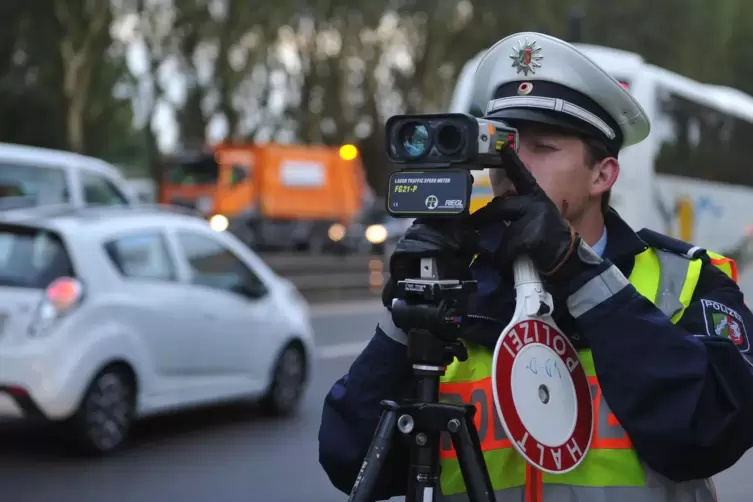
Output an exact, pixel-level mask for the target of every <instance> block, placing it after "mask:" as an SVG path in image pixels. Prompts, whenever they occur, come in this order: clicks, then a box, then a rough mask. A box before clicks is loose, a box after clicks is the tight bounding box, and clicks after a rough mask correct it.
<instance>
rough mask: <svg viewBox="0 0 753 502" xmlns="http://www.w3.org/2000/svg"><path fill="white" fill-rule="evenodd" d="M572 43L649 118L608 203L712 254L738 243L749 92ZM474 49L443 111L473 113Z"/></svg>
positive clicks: (750, 141)
mask: <svg viewBox="0 0 753 502" xmlns="http://www.w3.org/2000/svg"><path fill="white" fill-rule="evenodd" d="M576 46H577V47H578V49H580V50H581V51H582V52H583V53H584V54H585V55H586V56H588V57H589V58H591V59H592V60H593V61H594V62H596V63H597V64H598V65H599V66H601V67H602V68H604V70H606V71H607V72H608V73H610V74H611V75H612V76H613V77H614V78H615V79H616V80H618V81H619V82H621V83H622V84H623V85H624V86H625V87H626V88H628V90H629V91H630V92H631V93H632V94H633V95H634V96H635V97H636V99H637V100H638V101H639V102H640V103H641V105H642V106H643V108H644V109H645V111H646V113H647V114H648V116H649V118H650V120H651V134H650V135H649V137H648V138H647V139H646V140H645V141H643V142H642V143H639V144H637V145H634V146H631V147H628V148H626V149H625V150H624V151H623V152H621V154H620V164H621V166H622V169H621V171H620V177H619V179H618V181H617V183H616V184H615V187H614V189H613V195H612V206H613V207H614V208H615V209H616V210H617V211H618V212H619V213H620V215H621V216H622V217H623V218H625V220H626V221H627V222H628V223H629V224H630V225H631V226H632V227H633V228H636V229H640V228H643V227H648V228H651V229H654V230H656V231H659V232H663V233H666V234H669V235H672V236H674V237H677V238H680V239H682V240H685V241H689V242H693V243H694V244H696V245H698V246H702V247H708V248H709V249H711V250H713V251H716V252H719V253H726V252H731V251H733V250H734V251H735V253H736V254H737V253H739V252H740V250H741V249H744V248H745V247H746V245H743V244H744V243H746V242H747V241H748V239H749V234H750V235H753V231H751V230H752V229H753V97H751V96H749V95H747V94H744V93H742V92H740V91H738V90H736V89H730V88H726V87H721V86H715V85H709V84H702V83H700V82H696V81H694V80H692V79H689V78H686V77H683V76H681V75H678V74H676V73H673V72H670V71H667V70H665V69H663V68H659V67H657V66H654V65H650V64H648V63H646V62H645V61H644V60H643V59H642V58H641V57H640V56H639V55H637V54H633V53H629V52H625V51H621V50H616V49H610V48H606V47H598V46H593V45H585V44H576ZM481 56H482V54H479V55H477V56H476V57H475V58H473V59H472V60H471V61H469V62H468V63H467V64H466V65H465V67H464V68H463V69H462V71H461V73H460V76H459V78H458V82H457V84H456V87H455V90H454V93H453V96H452V102H451V104H450V111H452V112H465V113H473V114H476V115H478V114H479V113H481V110H482V109H484V108H485V106H486V103H472V89H473V77H474V74H475V71H476V67H477V66H478V62H479V60H480V59H481ZM738 259H740V258H739V255H738ZM740 261H741V263H739V264H738V265H739V271H740V284H741V287H742V288H743V290H744V291H746V292H748V293H749V294H753V272H751V271H749V270H748V267H746V263H745V261H747V259H740Z"/></svg>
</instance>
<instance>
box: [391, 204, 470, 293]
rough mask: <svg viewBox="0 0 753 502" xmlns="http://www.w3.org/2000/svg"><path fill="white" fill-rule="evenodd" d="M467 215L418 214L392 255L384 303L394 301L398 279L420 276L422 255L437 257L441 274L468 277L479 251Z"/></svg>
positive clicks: (459, 278)
mask: <svg viewBox="0 0 753 502" xmlns="http://www.w3.org/2000/svg"><path fill="white" fill-rule="evenodd" d="M467 218H468V217H465V218H417V219H416V220H415V221H414V222H413V225H411V227H410V228H408V230H407V231H406V232H405V235H404V236H403V237H402V238H401V239H400V240H399V241H398V243H397V246H396V247H395V251H394V252H393V253H392V256H391V257H390V280H389V281H388V282H387V284H386V285H385V287H384V290H383V291H382V303H383V304H384V305H385V306H389V305H391V304H392V298H393V297H394V289H395V284H396V283H397V281H401V280H404V279H407V278H419V277H420V275H421V258H434V259H435V261H436V263H437V268H438V272H439V276H440V278H453V279H458V280H465V279H468V278H470V271H469V270H468V267H469V266H470V264H471V262H472V261H473V256H474V254H475V252H476V245H477V241H478V234H477V232H476V231H475V230H473V229H472V228H471V225H470V224H469V222H468V219H467Z"/></svg>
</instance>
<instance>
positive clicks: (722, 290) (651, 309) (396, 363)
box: [319, 211, 753, 500]
mask: <svg viewBox="0 0 753 502" xmlns="http://www.w3.org/2000/svg"><path fill="white" fill-rule="evenodd" d="M606 228H607V232H608V236H609V238H608V240H607V245H606V249H605V251H604V262H605V263H604V266H609V265H611V264H614V265H615V266H617V267H618V268H619V269H620V271H621V272H622V273H623V274H624V275H625V277H629V276H630V273H631V271H632V268H633V265H634V257H635V256H636V255H637V254H639V253H641V252H642V251H644V250H645V249H646V248H647V244H646V242H644V240H642V239H641V238H640V237H639V236H638V234H636V233H635V232H634V231H633V230H632V229H631V228H630V227H629V226H628V225H627V224H626V223H625V222H624V221H623V220H622V219H621V218H620V217H619V215H617V213H616V212H614V211H611V212H610V213H609V214H608V215H607V218H606ZM496 237H497V238H498V237H499V236H498V235H496ZM665 239H667V241H668V242H669V241H672V239H670V238H668V237H665ZM674 243H675V244H679V245H681V246H682V245H685V246H687V248H688V249H689V248H690V247H691V246H689V245H687V244H685V243H681V242H680V241H674ZM472 271H473V274H474V278H475V279H476V280H478V281H479V293H478V296H477V298H476V301H475V302H474V307H473V308H474V313H477V314H481V315H483V316H489V317H492V318H495V319H498V320H499V321H500V322H498V323H495V322H492V321H486V322H483V321H479V322H475V323H473V324H472V325H469V326H468V328H467V330H466V331H464V338H467V339H469V340H472V341H474V342H477V343H482V344H484V345H486V346H488V347H490V348H491V349H493V348H494V346H495V344H496V340H497V337H498V336H499V334H500V331H501V328H504V326H506V324H507V322H508V321H509V320H510V319H511V317H512V314H513V310H514V306H515V294H514V290H513V288H512V280H511V279H510V278H509V277H500V274H498V273H497V272H495V271H493V270H492V269H491V268H490V267H489V266H488V264H486V263H483V262H477V263H474V265H473V267H472ZM600 272H601V269H600V270H599V271H597V272H595V274H594V275H596V274H598V273H600ZM590 278H591V277H582V278H579V280H578V281H577V282H579V283H581V284H583V283H585V282H587V281H588V280H589V279H590ZM702 300H707V301H711V302H715V304H720V305H722V306H724V307H726V308H727V309H730V310H733V311H735V312H737V313H738V314H739V319H741V320H742V324H743V326H742V336H743V337H744V339H743V340H742V343H740V340H738V343H733V342H732V341H731V340H730V339H729V338H726V337H720V336H716V334H715V332H714V330H713V326H714V325H713V324H712V323H711V322H707V316H710V315H711V314H710V313H709V312H706V311H705V310H704V304H707V305H708V302H703V303H702ZM385 315H386V321H385V322H388V323H389V322H390V321H389V319H388V318H389V313H388V312H387V311H386V309H385ZM554 317H555V321H556V322H557V324H558V325H559V326H560V328H562V330H563V331H564V332H565V333H567V334H568V335H571V334H573V333H576V335H575V336H573V343H574V345H576V347H578V348H580V347H582V346H589V347H590V348H591V350H592V353H593V357H594V360H595V362H596V366H597V371H598V375H599V381H600V383H601V386H602V389H603V392H604V393H605V395H619V396H620V399H618V400H617V399H615V400H610V402H609V406H610V408H611V409H612V411H613V412H614V414H615V415H616V416H618V417H620V423H621V424H622V426H623V427H624V428H625V430H626V431H627V432H628V434H629V435H630V438H631V440H632V442H633V446H634V448H635V449H636V451H637V453H638V455H639V456H640V457H641V458H642V459H643V461H645V462H646V463H647V464H648V465H649V466H651V467H652V468H653V469H654V470H655V471H657V472H659V473H660V474H663V475H664V476H666V477H667V478H669V479H671V480H673V481H677V482H681V481H687V480H691V479H700V478H707V477H711V476H713V475H715V474H717V473H719V472H721V471H723V470H725V469H727V468H729V467H731V466H732V465H733V464H735V462H737V460H738V459H739V458H740V457H741V456H742V455H743V453H745V451H747V450H748V449H749V448H750V447H751V446H753V350H751V347H750V338H749V335H748V334H747V328H748V327H753V313H751V311H750V310H749V309H748V307H747V306H746V305H745V303H744V300H743V294H742V292H741V291H740V289H739V288H738V286H737V284H736V283H735V282H734V281H733V280H731V279H730V278H729V277H727V276H726V275H725V274H724V273H723V272H722V271H720V270H719V269H717V268H716V267H715V266H714V265H712V264H710V263H706V264H704V266H703V268H702V271H701V276H700V279H699V282H698V285H697V287H696V290H695V293H694V297H693V299H692V302H691V304H690V306H689V307H688V308H687V310H686V311H685V314H684V315H683V317H682V318H681V319H680V321H679V322H678V323H677V324H676V325H675V324H672V323H671V322H670V320H669V319H668V318H667V317H666V316H665V315H664V314H663V313H662V312H661V311H660V310H658V309H657V308H656V307H655V306H654V305H653V304H652V303H651V302H649V301H648V300H646V299H645V298H644V297H643V296H641V295H640V294H639V293H638V292H637V291H636V290H635V288H633V287H632V286H628V287H625V288H624V289H622V290H621V291H619V292H618V293H617V294H616V295H614V296H612V297H611V298H609V299H608V300H606V301H604V302H602V303H601V304H599V305H598V306H596V307H595V308H593V309H591V310H590V311H589V312H588V313H587V314H585V315H583V316H581V317H579V318H578V320H577V324H576V322H575V321H574V320H573V319H572V318H571V317H570V316H569V314H568V313H567V309H566V308H564V302H563V301H561V300H560V299H556V298H555V315H554ZM741 355H742V357H741ZM411 381H412V380H411V370H410V364H409V362H408V359H407V350H406V346H405V345H403V344H402V343H399V342H398V341H395V340H394V339H393V338H390V337H389V336H388V335H387V334H386V333H385V331H384V330H382V329H381V328H380V327H379V326H377V329H376V332H375V334H374V336H373V338H372V339H371V341H370V342H369V344H368V345H367V347H366V348H365V349H364V351H363V352H362V353H361V354H360V355H359V356H358V357H357V358H356V360H355V361H354V362H353V364H352V365H351V367H350V369H349V371H348V373H347V374H346V375H345V376H343V377H342V378H341V379H340V380H338V381H337V382H335V384H334V385H333V386H332V389H331V390H330V392H329V394H328V395H327V397H326V398H325V402H324V409H323V412H322V422H321V427H320V430H319V462H320V463H321V465H322V467H323V468H324V470H325V471H326V473H327V475H328V476H329V478H330V480H331V482H332V484H333V485H334V486H335V487H337V488H338V489H339V490H341V491H342V492H345V493H349V492H350V489H351V487H352V485H353V482H354V481H355V479H356V476H357V473H358V471H359V469H360V467H361V463H362V461H363V459H364V457H365V455H366V452H367V450H368V448H369V445H370V442H371V438H372V436H373V433H374V430H375V428H376V426H377V423H378V422H379V417H380V414H381V411H382V410H381V406H380V401H381V400H383V399H392V400H400V399H402V398H405V397H410V395H411V392H412V389H411ZM407 448H408V446H407V444H403V443H402V442H398V441H396V442H395V444H394V446H393V447H392V450H391V452H390V455H389V457H390V458H388V460H387V462H386V463H385V470H383V472H382V478H381V480H380V482H379V483H378V488H379V493H378V494H377V498H378V500H386V499H388V498H390V497H394V496H402V495H405V491H406V488H407V477H408V463H409V453H408V450H407Z"/></svg>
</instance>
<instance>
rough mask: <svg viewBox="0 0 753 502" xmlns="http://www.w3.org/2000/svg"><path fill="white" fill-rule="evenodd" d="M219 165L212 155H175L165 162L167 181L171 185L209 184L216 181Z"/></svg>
mask: <svg viewBox="0 0 753 502" xmlns="http://www.w3.org/2000/svg"><path fill="white" fill-rule="evenodd" d="M219 171H220V167H219V165H218V164H217V161H216V160H215V159H214V155H208V154H201V155H195V156H185V157H182V156H181V157H176V158H173V159H170V161H169V162H168V164H167V181H168V183H170V184H173V185H211V184H215V183H217V178H218V176H219Z"/></svg>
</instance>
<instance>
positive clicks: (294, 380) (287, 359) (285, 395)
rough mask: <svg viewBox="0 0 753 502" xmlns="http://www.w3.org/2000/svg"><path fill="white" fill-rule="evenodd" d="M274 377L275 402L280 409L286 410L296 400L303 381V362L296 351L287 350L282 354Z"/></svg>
mask: <svg viewBox="0 0 753 502" xmlns="http://www.w3.org/2000/svg"><path fill="white" fill-rule="evenodd" d="M275 377H276V384H277V386H276V387H277V388H276V389H275V401H276V402H277V404H278V405H279V406H280V407H282V408H288V407H290V406H292V405H293V404H294V403H295V401H296V399H298V394H299V393H300V390H301V382H302V380H303V361H302V357H301V354H300V352H299V351H298V350H297V349H293V348H289V349H287V350H286V351H285V352H283V354H282V357H281V358H280V362H279V364H278V366H277V374H276V375H275Z"/></svg>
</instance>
